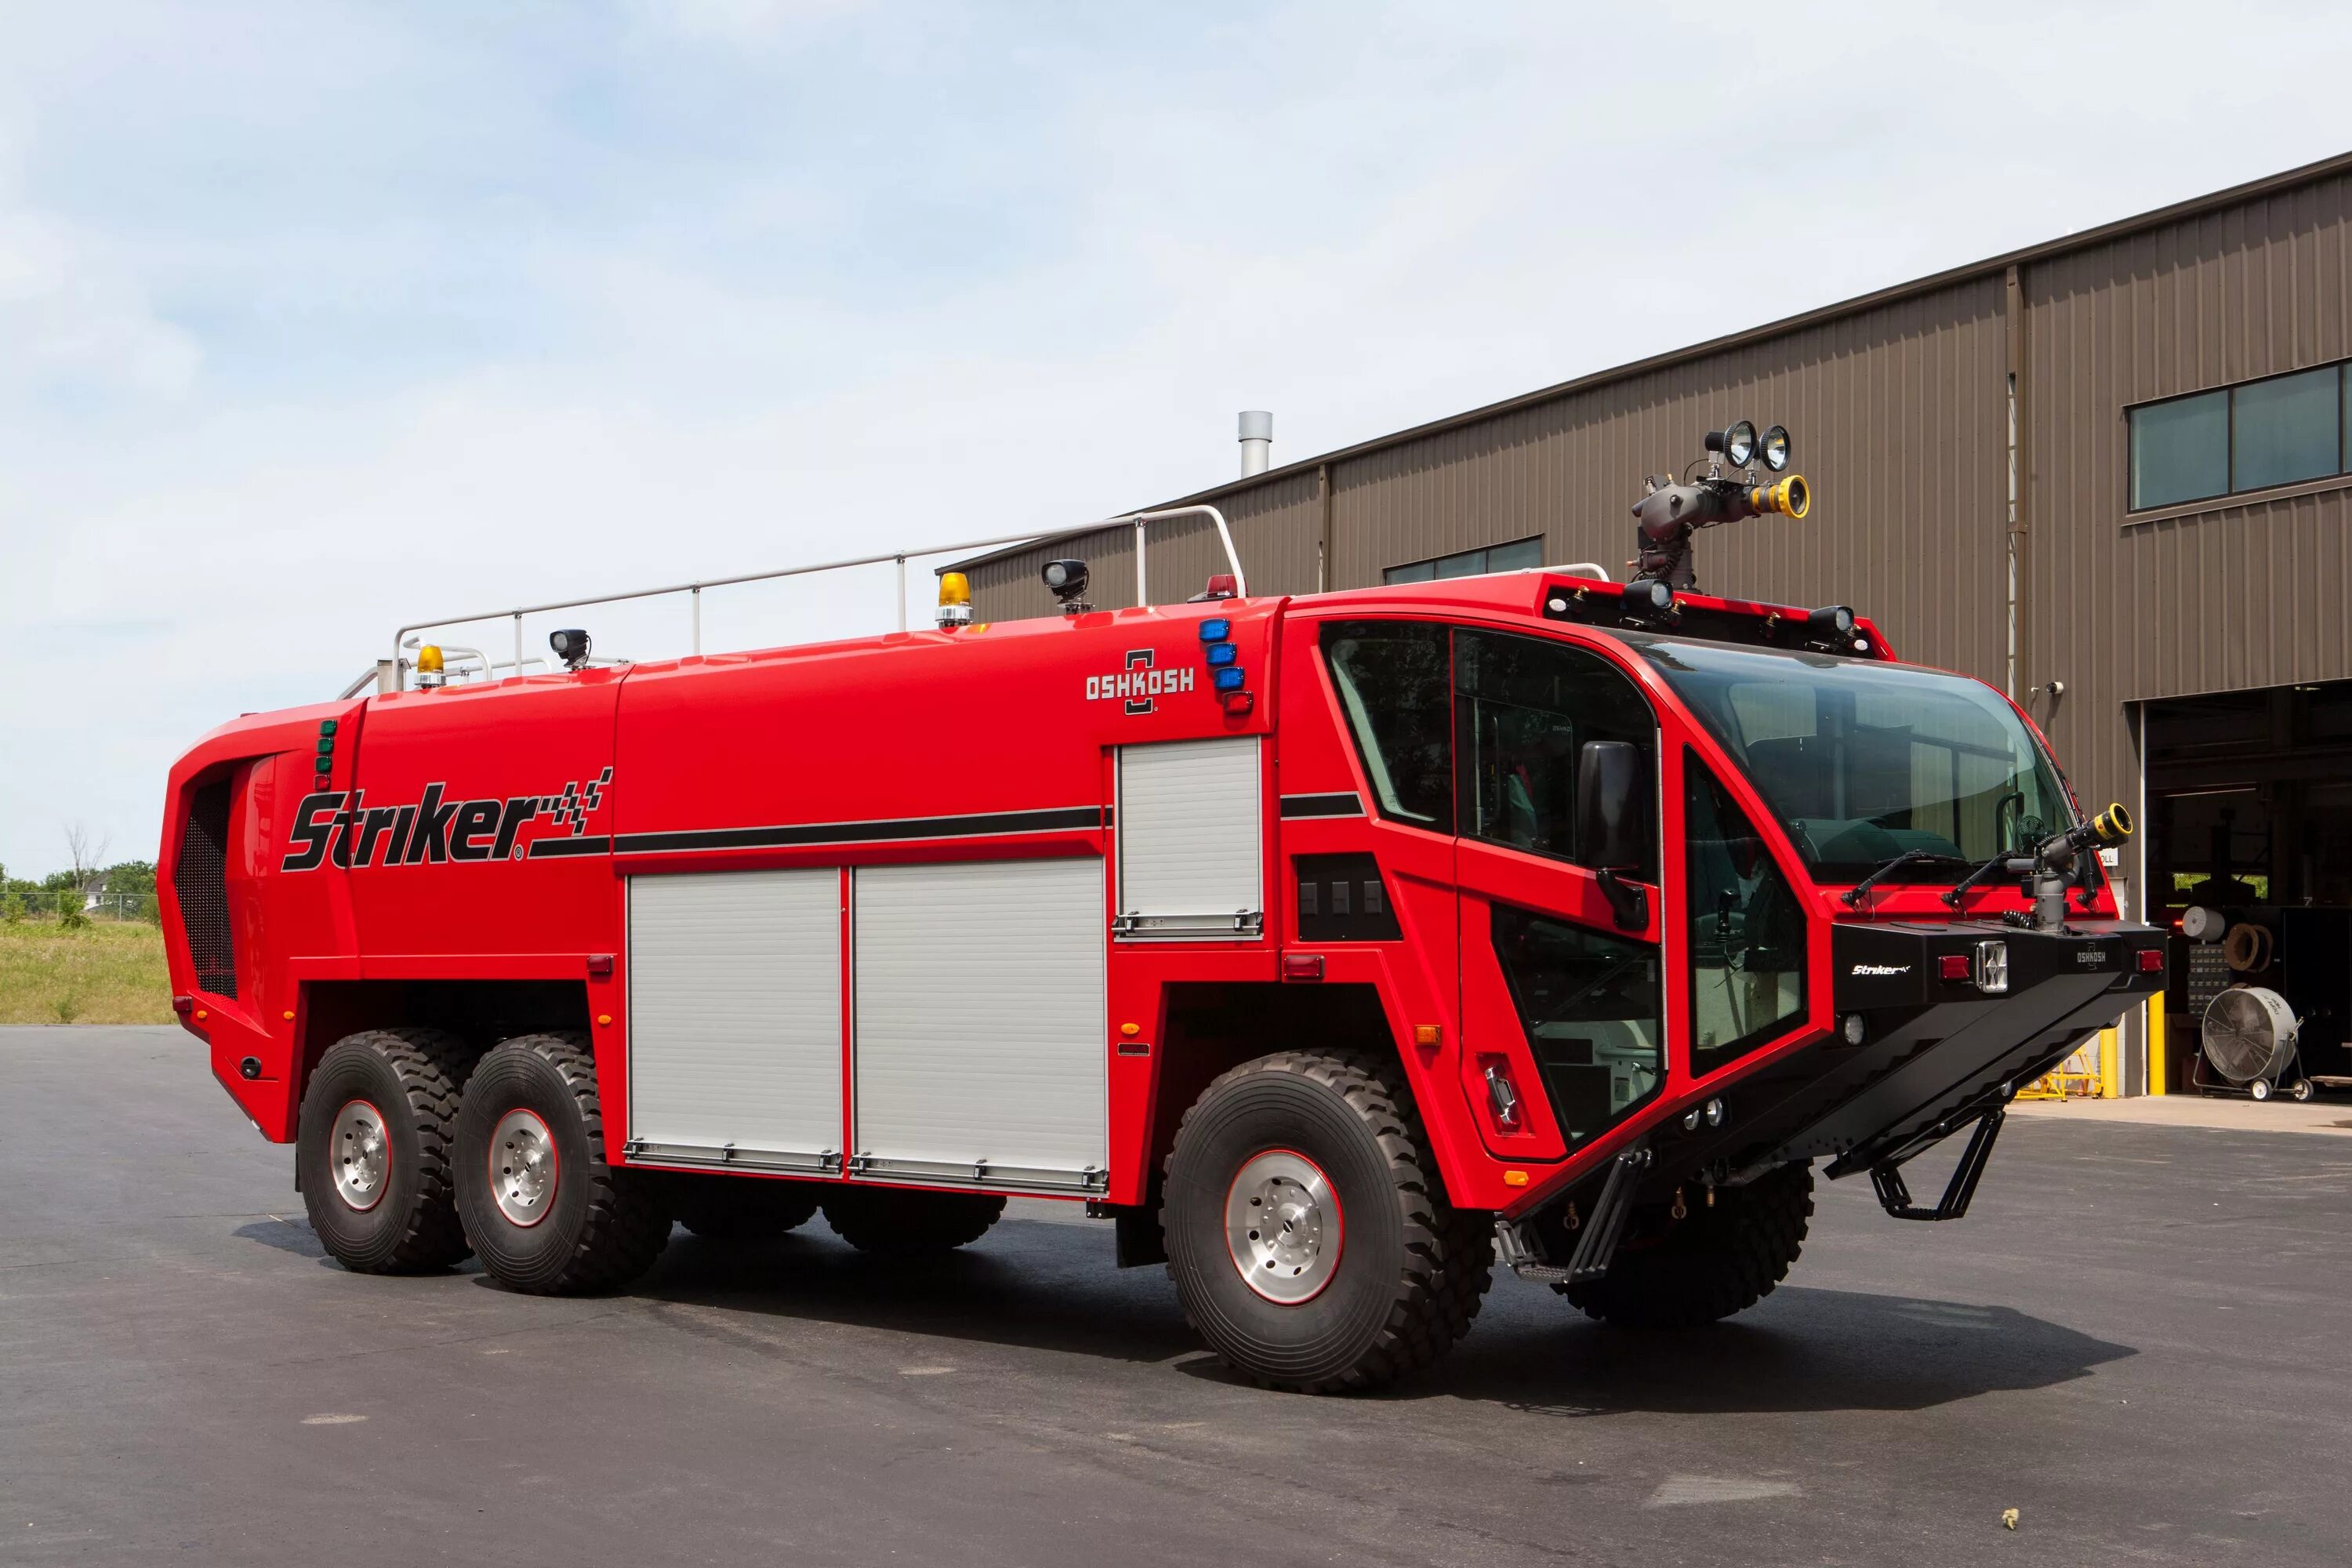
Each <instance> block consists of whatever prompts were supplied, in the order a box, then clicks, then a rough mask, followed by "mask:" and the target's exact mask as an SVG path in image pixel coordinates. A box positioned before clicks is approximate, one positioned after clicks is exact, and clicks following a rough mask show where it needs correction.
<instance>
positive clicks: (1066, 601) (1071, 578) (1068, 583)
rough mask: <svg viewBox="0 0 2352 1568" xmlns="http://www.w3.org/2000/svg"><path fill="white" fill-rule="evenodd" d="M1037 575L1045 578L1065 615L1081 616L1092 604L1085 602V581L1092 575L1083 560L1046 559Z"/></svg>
mask: <svg viewBox="0 0 2352 1568" xmlns="http://www.w3.org/2000/svg"><path fill="white" fill-rule="evenodd" d="M1037 575H1038V576H1039V577H1041V578H1043V579H1044V580H1045V586H1046V587H1047V588H1048V589H1050V590H1052V592H1053V595H1054V597H1055V598H1056V599H1058V600H1060V601H1061V604H1062V613H1063V614H1064V615H1066V616H1082V615H1084V614H1086V613H1087V611H1088V610H1090V609H1092V608H1093V607H1094V606H1093V605H1089V604H1087V580H1088V579H1089V578H1090V577H1091V576H1092V575H1093V574H1091V573H1089V572H1088V571H1087V563H1085V562H1083V561H1048V562H1046V563H1045V567H1044V569H1043V570H1042V571H1040V572H1039V573H1038V574H1037Z"/></svg>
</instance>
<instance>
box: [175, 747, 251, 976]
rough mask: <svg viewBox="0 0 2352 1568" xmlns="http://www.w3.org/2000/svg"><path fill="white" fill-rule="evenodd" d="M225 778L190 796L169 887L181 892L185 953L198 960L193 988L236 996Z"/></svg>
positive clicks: (195, 960)
mask: <svg viewBox="0 0 2352 1568" xmlns="http://www.w3.org/2000/svg"><path fill="white" fill-rule="evenodd" d="M228 797H229V781H228V780H226V779H223V780H221V781H220V782H219V783H217V784H206V785H205V786H204V788H202V789H200V790H198V791H196V792H195V794H194V795H193V796H191V797H190V799H189V801H188V821H187V826H185V827H184V828H182V829H181V830H180V858H179V859H178V860H177V861H175V862H174V863H173V867H172V890H173V892H174V893H177V894H178V895H179V898H180V924H181V926H182V927H183V929H184V930H185V931H186V932H187V936H188V957H189V958H190V960H191V961H192V962H194V964H195V966H196V989H197V990H199V991H204V992H208V993H210V994H213V995H215V996H226V997H227V998H228V999H229V1000H231V1001H235V1000H236V936H235V935H234V934H233V933H232V932H231V931H230V930H229V923H228V888H227V886H226V882H225V881H224V880H223V873H224V872H225V871H226V868H227V866H228Z"/></svg>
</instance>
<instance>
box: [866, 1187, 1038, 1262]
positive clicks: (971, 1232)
mask: <svg viewBox="0 0 2352 1568" xmlns="http://www.w3.org/2000/svg"><path fill="white" fill-rule="evenodd" d="M1003 1213H1004V1200H1003V1198H1000V1197H993V1196H991V1195H990V1194H985V1193H919V1192H909V1191H908V1190H906V1189H904V1188H900V1187H834V1188H832V1189H830V1190H828V1191H827V1192H826V1193H825V1194H824V1223H825V1224H827V1225H829V1226H832V1227H833V1233H834V1234H835V1236H838V1237H841V1239H842V1240H844V1241H845V1242H847V1243H849V1245H850V1246H852V1247H856V1248H857V1250H858V1251H860V1252H871V1253H876V1254H877V1255H879V1256H882V1257H886V1258H920V1257H924V1256H926V1255H937V1254H939V1253H942V1252H952V1251H953V1250H955V1249H956V1248H957V1247H962V1246H965V1245H966V1244H968V1243H971V1242H974V1241H978V1240H979V1239H980V1238H981V1237H983V1236H985V1235H987V1234H988V1227H989V1226H992V1225H994V1224H995V1223H996V1221H997V1217H998V1216H999V1215H1003Z"/></svg>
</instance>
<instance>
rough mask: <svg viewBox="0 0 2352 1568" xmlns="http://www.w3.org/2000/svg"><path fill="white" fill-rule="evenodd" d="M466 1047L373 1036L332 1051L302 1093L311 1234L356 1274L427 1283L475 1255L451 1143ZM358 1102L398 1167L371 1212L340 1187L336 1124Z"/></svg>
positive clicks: (414, 1037)
mask: <svg viewBox="0 0 2352 1568" xmlns="http://www.w3.org/2000/svg"><path fill="white" fill-rule="evenodd" d="M471 1054H472V1053H471V1052H470V1051H468V1050H467V1047H466V1044H465V1042H464V1041H462V1040H460V1039H458V1038H457V1037H456V1036H455V1035H451V1034H448V1033H446V1032H444V1031H442V1030H440V1029H423V1028H401V1029H366V1030H362V1032H360V1033H359V1034H356V1035H346V1036H345V1037H343V1038H341V1039H340V1040H338V1041H336V1042H335V1043H334V1044H333V1045H331V1046H330V1047H327V1054H326V1055H325V1056H323V1057H321V1058H319V1065H318V1066H317V1067H316V1068H312V1069H311V1071H310V1082H309V1084H307V1085H306V1086H305V1087H304V1089H303V1091H302V1112H301V1118H300V1121H299V1124H298V1131H297V1132H296V1134H295V1149H294V1161H295V1182H296V1184H297V1185H299V1187H300V1188H301V1189H302V1204H303V1206H304V1207H305V1208H306V1209H308V1210H309V1211H310V1229H311V1230H312V1232H314V1233H315V1234H316V1235H317V1236H318V1237H319V1241H320V1245H321V1246H323V1247H326V1249H327V1252H328V1255H329V1256H331V1257H332V1258H334V1259H335V1260H336V1261H337V1262H339V1263H341V1265H342V1266H343V1267H344V1268H349V1269H351V1270H352V1272H354V1273H358V1274H423V1273H429V1272H431V1271H433V1270H435V1269H440V1268H448V1267H450V1266H451V1265H453V1264H456V1263H459V1262H462V1261H464V1259H465V1257H466V1254H467V1252H469V1251H471V1250H472V1248H471V1247H468V1246H467V1243H466V1232H465V1227H464V1226H461V1225H460V1224H458V1221H457V1188H456V1179H455V1166H454V1164H453V1163H452V1147H451V1145H452V1142H453V1140H454V1136H455V1132H456V1127H457V1086H458V1084H459V1083H461V1082H463V1081H464V1080H465V1077H466V1066H467V1058H468V1057H469V1056H470V1055H471ZM352 1100H366V1101H368V1102H369V1103H370V1104H372V1105H373V1106H374V1107H375V1108H376V1110H377V1111H378V1113H379V1114H380V1115H382V1117H383V1126H384V1134H385V1141H386V1143H387V1146H388V1147H389V1149H390V1152H391V1156H392V1158H391V1165H390V1168H389V1171H388V1172H387V1173H386V1175H385V1178H384V1188H383V1196H382V1197H380V1198H379V1199H377V1201H376V1202H375V1203H374V1205H373V1206H371V1207H370V1208H368V1209H367V1210H365V1211H361V1210H358V1209H354V1208H353V1207H352V1206H351V1205H350V1204H349V1203H347V1202H345V1201H344V1199H343V1198H342V1196H341V1194H340V1193H339V1191H338V1190H337V1188H336V1184H335V1166H334V1162H335V1151H333V1150H331V1149H330V1148H329V1147H328V1143H329V1142H330V1141H331V1135H332V1131H333V1128H334V1124H335V1119H336V1117H337V1115H338V1114H340V1113H341V1110H342V1109H343V1107H344V1106H346V1105H348V1104H349V1103H351V1102H352Z"/></svg>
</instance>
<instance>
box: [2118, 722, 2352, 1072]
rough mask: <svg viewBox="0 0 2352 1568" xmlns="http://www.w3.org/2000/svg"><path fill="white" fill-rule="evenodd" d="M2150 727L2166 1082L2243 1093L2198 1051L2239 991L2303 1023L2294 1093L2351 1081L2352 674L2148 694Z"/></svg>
mask: <svg viewBox="0 0 2352 1568" xmlns="http://www.w3.org/2000/svg"><path fill="white" fill-rule="evenodd" d="M2141 733H2142V738H2143V745H2144V754H2145V757H2146V765H2147V775H2146V776H2147V797H2146V799H2147V810H2146V813H2145V816H2144V820H2145V823H2146V827H2147V873H2148V876H2147V889H2148V904H2149V908H2148V914H2149V916H2150V917H2151V918H2152V919H2158V920H2160V921H2162V922H2163V923H2164V924H2166V925H2167V926H2168V927H2170V928H2171V930H2172V931H2173V940H2172V943H2171V947H2172V954H2171V958H2172V964H2171V974H2170V976H2169V984H2168V986H2167V988H2166V991H2165V995H2166V997H2167V999H2168V1005H2167V1015H2168V1016H2167V1025H2168V1026H2167V1028H2166V1031H2165V1054H2166V1058H2167V1059H2166V1063H2165V1066H2166V1069H2167V1070H2166V1073H2165V1079H2166V1081H2168V1082H2169V1083H2171V1084H2173V1085H2176V1086H2178V1087H2179V1089H2181V1090H2186V1091H2200V1090H2201V1091H2203V1092H2207V1093H2244V1092H2247V1090H2246V1089H2241V1088H2239V1087H2237V1086H2235V1085H2232V1084H2231V1083H2229V1082H2228V1081H2227V1080H2226V1079H2224V1078H2223V1077H2222V1076H2221V1074H2219V1073H2217V1072H2216V1071H2215V1070H2214V1067H2213V1065H2212V1064H2211V1063H2210V1062H2209V1061H2207V1060H2206V1059H2204V1052H2203V1050H2202V1048H2201V1047H2202V1046H2203V1044H2204V1032H2203V1021H2204V1018H2205V1016H2206V1011H2207V1009H2208V1008H2209V1007H2210V1005H2211V1003H2212V999H2213V997H2214V996H2215V994H2217V993H2219V992H2220V991H2221V990H2222V989H2223V988H2225V987H2228V986H2231V985H2240V986H2256V987H2261V988H2263V989H2266V990H2269V991H2272V992H2275V993H2276V994H2278V995H2279V996H2280V997H2282V998H2283V999H2284V1001H2285V1003H2286V1005H2287V1007H2288V1008H2289V1009H2290V1010H2291V1011H2292V1012H2293V1014H2294V1017H2295V1018H2296V1019H2298V1020H2300V1022H2301V1028H2300V1031H2299V1036H2298V1039H2297V1042H2296V1050H2297V1053H2298V1055H2299V1057H2300V1061H2299V1063H2298V1064H2297V1065H2296V1066H2295V1067H2294V1068H2292V1069H2290V1070H2289V1072H2288V1073H2287V1074H2285V1075H2284V1080H2283V1081H2282V1082H2280V1084H2279V1085H2278V1087H2279V1088H2280V1089H2281V1090H2282V1091H2283V1092H2284V1091H2288V1090H2290V1089H2291V1088H2292V1086H2293V1084H2294V1082H2296V1081H2298V1080H2303V1081H2309V1082H2311V1083H2312V1084H2314V1085H2315V1087H2316V1088H2317V1089H2334V1090H2336V1092H2338V1093H2339V1094H2340V1093H2343V1092H2345V1091H2347V1090H2352V1039H2347V1026H2352V680H2336V681H2327V682H2324V683H2321V684H2316V685H2297V686H2279V687H2271V688H2267V689H2259V690H2252V691H2234V692H2224V693H2218V694H2213V695H2208V696H2201V697H2189V698H2181V699H2176V700H2168V701H2152V702H2147V703H2145V704H2143V705H2142V711H2141ZM2196 911H2209V912H2205V913H2199V912H2196ZM2215 916H2218V917H2219V918H2218V920H2217V919H2216V918H2214V917H2215Z"/></svg>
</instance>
